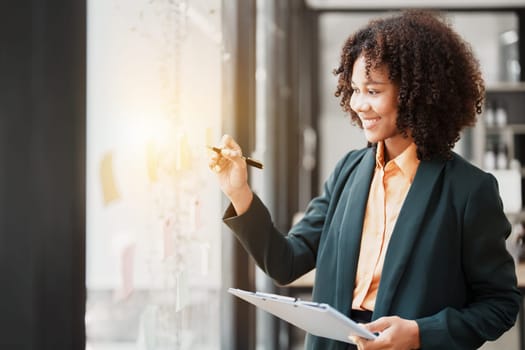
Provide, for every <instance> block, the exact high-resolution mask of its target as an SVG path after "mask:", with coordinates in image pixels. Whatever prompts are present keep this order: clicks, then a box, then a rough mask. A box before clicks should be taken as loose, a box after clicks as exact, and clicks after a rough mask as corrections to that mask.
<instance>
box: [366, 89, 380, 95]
mask: <svg viewBox="0 0 525 350" xmlns="http://www.w3.org/2000/svg"><path fill="white" fill-rule="evenodd" d="M368 93H369V94H370V95H377V94H378V93H379V91H376V90H368Z"/></svg>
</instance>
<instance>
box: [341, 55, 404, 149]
mask: <svg viewBox="0 0 525 350" xmlns="http://www.w3.org/2000/svg"><path fill="white" fill-rule="evenodd" d="M352 89H353V93H352V97H351V98H350V108H352V110H353V111H355V113H357V115H358V116H359V119H360V120H361V124H362V125H363V129H364V131H365V137H366V139H367V140H368V141H369V142H371V143H377V142H379V141H384V144H385V151H387V153H388V155H389V158H390V159H392V158H394V157H396V156H397V155H398V154H399V153H401V152H402V151H403V150H404V149H405V148H406V147H408V145H410V143H411V142H412V139H411V138H410V137H409V138H406V137H404V136H403V135H402V134H401V132H400V131H399V130H398V128H397V126H396V121H397V114H398V102H397V96H398V92H399V88H398V86H397V85H396V84H394V83H393V82H392V81H391V80H390V79H389V77H388V69H387V67H386V66H379V67H377V68H371V69H370V73H369V74H368V75H367V74H366V59H365V57H364V56H363V55H361V56H359V58H358V59H357V60H356V61H355V63H354V67H353V70H352Z"/></svg>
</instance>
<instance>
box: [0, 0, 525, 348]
mask: <svg viewBox="0 0 525 350" xmlns="http://www.w3.org/2000/svg"><path fill="white" fill-rule="evenodd" d="M407 7H429V8H436V9H441V10H444V11H446V12H447V15H448V18H449V20H450V22H451V23H452V25H453V26H454V27H455V28H456V29H457V30H458V31H459V33H460V34H461V35H462V36H463V37H464V38H465V39H466V40H467V41H469V42H470V43H471V45H472V48H473V50H474V52H475V53H476V55H477V57H478V58H479V60H480V63H481V67H482V70H483V73H484V76H485V79H486V82H487V87H488V89H487V105H486V108H485V112H484V114H483V115H482V116H480V119H479V122H478V123H477V126H476V127H474V128H472V129H469V130H466V131H465V133H464V135H463V138H462V140H461V141H460V142H459V143H458V145H457V147H456V151H457V152H458V153H460V154H462V155H463V156H464V157H466V158H468V159H469V160H471V161H472V162H473V163H475V164H477V165H478V166H480V167H483V168H484V169H486V170H487V171H491V172H493V173H494V174H495V175H496V177H497V178H498V180H499V182H500V190H501V195H502V198H503V201H504V205H505V210H506V212H507V214H508V217H509V220H510V221H511V222H512V224H513V233H512V235H511V237H510V238H509V240H508V246H509V250H511V252H512V253H513V255H514V256H515V257H516V262H517V266H518V273H519V274H520V276H521V275H522V274H523V273H522V271H521V266H522V265H521V264H520V261H521V255H522V246H521V235H523V224H524V222H525V214H524V210H523V207H524V206H523V202H524V198H525V196H524V195H523V188H525V186H524V180H523V179H524V178H525V170H524V169H525V167H524V164H525V103H524V102H523V101H524V100H525V83H524V80H525V75H524V74H525V73H523V70H522V67H523V65H524V63H523V57H525V53H524V47H525V46H524V45H522V44H521V45H520V43H521V42H522V41H521V40H520V38H522V37H524V36H525V34H524V28H525V1H523V0H492V1H489V0H477V1H467V0H463V1H458V0H456V1H452V0H441V1H417V0H411V1H396V0H391V1H388V0H378V1H360V0H354V1H345V0H324V1H323V0H290V1H284V2H283V1H263V0H231V1H230V0H228V1H221V0H76V1H66V0H55V1H50V0H40V1H29V0H19V1H16V2H15V1H5V2H2V5H1V7H0V9H1V11H0V13H2V20H1V21H0V23H1V26H2V30H1V31H0V33H1V38H2V39H3V40H2V41H1V42H2V43H3V44H4V45H3V49H2V54H1V60H2V61H1V64H0V67H1V69H2V74H1V77H2V79H1V80H0V81H1V84H2V87H3V91H2V94H1V98H2V100H1V101H2V102H1V103H0V108H1V111H2V117H1V118H0V120H1V123H2V124H1V126H0V132H1V133H2V137H1V140H2V147H1V148H0V149H1V151H0V159H1V160H2V162H3V164H4V167H3V169H4V170H3V171H2V172H0V174H1V175H0V176H1V177H2V181H1V186H2V187H1V193H2V196H1V197H2V210H1V211H0V218H1V219H0V220H1V223H2V230H1V233H0V238H1V242H2V243H1V244H0V249H1V250H0V259H1V264H0V271H1V273H0V278H2V281H3V283H2V286H3V287H2V293H3V294H0V296H1V297H0V310H2V312H1V313H0V327H1V328H0V329H1V330H2V332H1V334H2V336H1V337H0V349H24V350H25V349H27V350H48V349H49V350H51V349H53V350H56V349H68V350H69V349H86V350H131V349H138V350H164V349H203V350H207V349H224V350H226V349H228V350H230V349H238V350H250V349H258V350H262V349H266V350H278V349H279V350H281V349H283V350H284V349H301V348H302V342H303V338H304V333H303V332H302V331H300V330H298V329H297V328H294V327H291V326H289V325H288V324H285V323H284V322H282V321H280V320H278V319H276V318H274V317H272V316H269V315H268V314H265V313H263V312H258V311H256V310H255V308H254V307H253V306H250V305H248V304H246V303H244V302H242V301H239V300H234V299H233V297H232V296H230V295H229V294H228V293H227V289H228V288H229V287H236V288H242V289H247V290H261V291H266V292H275V293H280V294H287V295H292V296H296V297H301V298H304V299H308V298H309V297H310V291H311V287H312V280H313V279H312V275H313V273H315V272H313V273H311V274H309V275H307V276H304V277H303V278H301V279H300V280H299V281H296V282H295V283H292V284H291V285H288V286H276V285H274V284H273V283H272V282H271V281H270V280H269V279H268V278H266V277H265V276H264V275H263V273H261V271H260V270H259V269H258V268H256V267H255V266H254V264H253V262H252V261H251V260H250V258H249V257H248V256H247V255H246V254H245V252H244V251H243V249H242V247H241V246H240V245H239V244H238V243H237V242H236V241H235V239H234V238H233V237H232V235H231V234H230V232H228V230H227V229H226V228H225V227H224V225H222V222H221V216H222V210H223V209H224V208H225V206H226V204H227V203H226V202H225V200H224V197H223V196H222V195H221V193H220V192H219V190H218V186H217V184H216V182H215V178H214V176H213V174H211V172H210V171H209V170H208V168H207V150H206V147H205V146H206V145H209V144H215V143H218V142H219V141H220V137H221V135H222V134H223V133H229V134H231V135H233V136H234V137H235V138H236V139H237V140H239V142H240V143H241V145H242V147H243V149H244V152H245V153H246V154H248V155H251V156H253V157H254V158H258V159H260V160H262V161H263V163H264V164H265V170H263V171H260V170H257V169H251V170H250V172H251V173H250V181H251V184H252V186H253V188H254V190H255V191H257V192H258V194H259V195H260V196H261V198H263V200H264V201H265V203H266V204H267V205H268V207H269V209H270V211H271V212H272V214H273V216H274V221H275V224H276V225H277V226H278V227H279V228H281V229H282V230H287V229H288V228H289V227H290V226H291V225H292V222H293V220H294V217H296V216H298V215H300V214H301V211H302V210H303V209H304V208H305V206H306V204H307V202H308V201H309V199H310V198H311V197H313V196H315V195H317V194H318V193H319V191H320V188H321V186H322V183H323V181H324V179H325V178H326V177H327V175H328V173H329V172H330V171H331V169H332V167H333V165H334V164H335V162H336V161H337V160H338V159H339V158H340V157H341V156H342V155H343V154H344V153H345V152H347V151H348V150H349V149H354V148H361V147H363V146H364V145H365V140H364V137H363V135H362V133H361V131H360V130H359V129H357V128H356V127H354V126H352V125H351V124H350V123H349V121H348V118H347V117H346V116H345V115H344V114H343V112H342V111H341V109H340V107H339V104H338V100H337V99H336V98H335V97H334V96H333V92H334V87H335V77H334V76H333V74H332V70H333V68H335V67H336V66H337V64H338V59H339V50H340V48H341V46H342V43H343V41H344V39H345V38H346V37H347V36H348V34H349V33H351V32H352V31H354V30H355V29H357V28H358V27H359V26H361V25H363V24H365V23H366V22H367V21H368V19H369V18H370V17H372V16H378V15H382V14H386V13H388V12H389V11H396V10H399V9H400V8H407ZM524 270H525V268H524ZM523 276H524V278H520V283H521V285H522V286H525V274H523ZM524 329H525V324H524V322H523V312H522V313H521V315H520V319H519V320H518V322H517V324H516V326H515V327H514V328H513V329H512V330H510V331H509V332H507V333H506V334H505V335H504V336H503V337H502V338H501V339H499V340H498V341H496V342H493V343H488V344H486V345H485V346H484V347H483V349H485V350H490V349H497V348H498V349H499V348H503V349H524V348H525V339H524V338H523V336H524V334H525V333H524Z"/></svg>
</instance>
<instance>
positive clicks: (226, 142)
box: [208, 135, 253, 215]
mask: <svg viewBox="0 0 525 350" xmlns="http://www.w3.org/2000/svg"><path fill="white" fill-rule="evenodd" d="M217 148H219V149H220V152H211V154H210V158H209V162H208V166H209V167H210V169H211V170H212V171H213V172H215V173H216V174H217V179H218V180H219V186H220V187H221V190H222V191H223V192H224V194H225V195H226V196H227V197H228V198H229V199H230V201H231V202H232V204H233V207H234V208H235V211H236V212H237V215H241V214H243V213H244V212H245V211H246V210H248V207H249V206H250V204H251V202H252V199H253V193H252V190H251V189H250V186H249V185H248V170H247V167H246V160H245V159H244V158H243V156H242V150H241V147H240V146H239V145H238V144H237V142H235V140H234V139H233V138H232V137H231V136H230V135H224V136H223V137H222V140H221V144H220V145H219V146H217Z"/></svg>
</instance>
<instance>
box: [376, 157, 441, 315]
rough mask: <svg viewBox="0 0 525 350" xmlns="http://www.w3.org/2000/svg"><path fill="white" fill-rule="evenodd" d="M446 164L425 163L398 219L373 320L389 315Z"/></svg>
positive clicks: (415, 178)
mask: <svg viewBox="0 0 525 350" xmlns="http://www.w3.org/2000/svg"><path fill="white" fill-rule="evenodd" d="M444 165H445V161H422V162H421V163H420V164H419V168H418V170H417V172H416V176H415V177H414V182H413V183H412V185H411V186H410V190H409V191H408V193H407V196H406V199H405V201H404V203H403V206H402V208H401V211H400V212H399V216H398V218H397V221H396V224H395V227H394V231H393V232H392V237H391V239H390V243H389V245H388V251H387V253H386V256H385V263H384V266H383V271H382V273H381V282H380V284H379V290H378V294H377V299H376V304H375V305H376V306H375V309H374V313H373V319H377V318H379V317H381V316H385V315H388V313H389V311H390V305H391V303H392V298H393V297H394V295H395V292H396V289H397V286H398V284H399V281H400V279H401V277H402V275H403V272H404V271H405V266H406V264H407V263H408V260H409V257H410V253H411V252H412V249H413V246H414V242H415V240H416V239H417V236H418V235H419V234H420V232H421V231H422V222H423V218H424V216H425V212H426V208H427V206H428V203H429V200H430V197H431V195H432V192H433V190H434V186H435V185H436V181H437V179H438V178H439V174H440V173H441V171H442V169H443V167H444Z"/></svg>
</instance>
